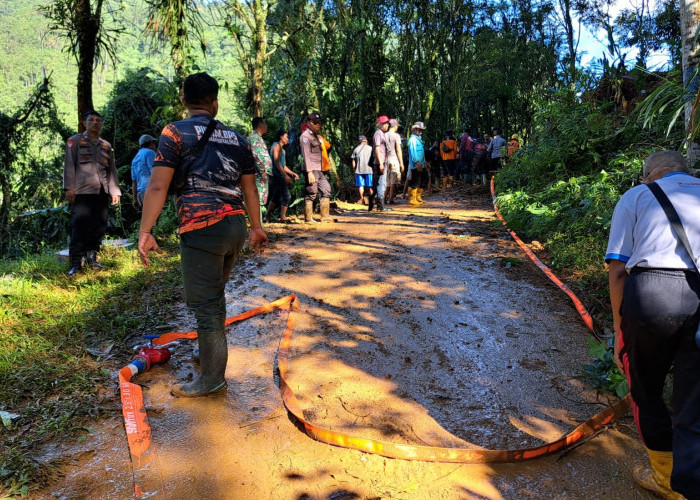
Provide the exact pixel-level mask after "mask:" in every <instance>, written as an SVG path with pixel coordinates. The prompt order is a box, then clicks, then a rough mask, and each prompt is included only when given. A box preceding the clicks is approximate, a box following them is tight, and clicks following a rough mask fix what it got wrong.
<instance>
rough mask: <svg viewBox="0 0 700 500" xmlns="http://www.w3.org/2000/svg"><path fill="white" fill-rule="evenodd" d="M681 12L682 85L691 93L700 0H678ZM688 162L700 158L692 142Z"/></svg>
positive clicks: (694, 80) (687, 120)
mask: <svg viewBox="0 0 700 500" xmlns="http://www.w3.org/2000/svg"><path fill="white" fill-rule="evenodd" d="M680 14H681V44H682V45H681V53H682V61H683V85H685V87H686V88H687V89H688V90H689V91H690V92H691V93H693V94H697V92H698V78H697V74H696V72H697V66H698V53H697V52H698V45H696V44H695V43H694V37H695V32H696V31H697V29H698V23H699V21H700V2H698V0H680ZM692 112H693V101H688V102H687V103H686V105H685V125H686V128H688V127H689V126H690V125H691V122H692ZM687 155H688V164H689V166H691V167H694V166H695V163H696V162H697V161H698V159H699V158H700V147H698V145H697V144H695V143H693V144H690V145H689V146H688V153H687Z"/></svg>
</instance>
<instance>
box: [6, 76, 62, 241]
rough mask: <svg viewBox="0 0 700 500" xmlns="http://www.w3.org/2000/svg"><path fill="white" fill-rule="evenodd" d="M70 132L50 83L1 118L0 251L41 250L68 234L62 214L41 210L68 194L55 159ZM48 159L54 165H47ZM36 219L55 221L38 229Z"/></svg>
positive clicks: (44, 83) (39, 88)
mask: <svg viewBox="0 0 700 500" xmlns="http://www.w3.org/2000/svg"><path fill="white" fill-rule="evenodd" d="M67 133H69V132H68V131H67V130H66V127H65V125H64V124H63V123H62V122H61V121H60V120H59V119H58V116H57V112H56V106H55V104H54V100H53V94H52V92H51V91H50V81H49V80H48V78H47V79H45V80H44V82H43V84H42V85H40V86H37V88H36V90H35V91H34V93H33V94H32V96H31V97H30V98H29V99H28V100H27V101H26V102H25V103H24V104H23V105H22V106H21V107H20V108H19V109H17V110H16V111H15V112H14V113H13V114H12V115H11V116H8V115H5V114H3V113H0V165H3V166H4V168H2V169H0V252H2V253H5V254H21V253H22V252H26V251H30V252H31V251H36V250H37V248H41V247H43V246H44V245H45V244H46V242H47V240H48V239H49V238H56V237H60V236H61V235H62V234H63V233H62V232H61V230H60V228H59V229H58V230H57V227H56V224H55V223H54V222H55V221H56V218H55V217H53V216H54V215H58V217H61V216H60V214H58V212H56V213H50V214H47V213H46V212H41V211H40V209H43V208H45V207H46V206H49V207H55V206H56V205H57V203H59V202H60V199H61V197H62V195H63V192H62V189H61V169H60V166H59V162H58V161H57V157H56V156H54V155H55V154H56V153H57V152H58V151H59V144H60V143H61V142H62V141H61V139H62V138H65V135H66V134H67ZM47 156H48V157H49V158H54V160H53V161H48V162H47V161H45V160H43V158H46V157H47ZM25 212H29V214H25ZM21 214H25V215H24V216H23V217H22V216H21ZM32 214H33V215H36V217H33V215H32ZM32 217H33V218H34V219H40V218H43V219H44V221H47V220H50V221H51V224H50V227H39V226H38V222H36V221H34V220H30V219H31V218H32Z"/></svg>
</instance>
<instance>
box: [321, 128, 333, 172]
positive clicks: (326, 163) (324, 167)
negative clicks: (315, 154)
mask: <svg viewBox="0 0 700 500" xmlns="http://www.w3.org/2000/svg"><path fill="white" fill-rule="evenodd" d="M318 138H319V139H320V141H321V171H322V172H328V171H329V170H330V169H331V159H330V158H328V148H330V147H331V143H330V142H328V141H327V140H326V139H325V138H324V137H322V136H320V135H319V136H318Z"/></svg>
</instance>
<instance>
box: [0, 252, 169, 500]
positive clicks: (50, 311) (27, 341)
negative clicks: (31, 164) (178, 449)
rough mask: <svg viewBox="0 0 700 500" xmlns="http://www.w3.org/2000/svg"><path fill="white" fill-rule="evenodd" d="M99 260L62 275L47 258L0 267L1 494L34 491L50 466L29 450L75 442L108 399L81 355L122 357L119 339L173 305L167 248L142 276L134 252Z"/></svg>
mask: <svg viewBox="0 0 700 500" xmlns="http://www.w3.org/2000/svg"><path fill="white" fill-rule="evenodd" d="M101 263H102V264H104V265H106V266H107V269H106V270H104V271H99V272H96V271H92V270H88V271H85V272H82V273H80V274H78V275H76V276H73V277H68V276H67V275H66V264H65V263H60V262H58V261H57V260H56V259H55V257H54V256H53V255H52V254H43V255H36V256H30V257H27V258H24V259H21V260H16V261H2V262H0V301H1V303H2V307H0V379H2V380H3V384H0V412H2V416H3V417H4V418H2V419H0V433H1V435H2V440H3V450H2V462H1V463H0V497H2V496H3V494H2V492H3V489H4V492H5V493H4V494H5V495H8V496H10V495H22V494H26V493H27V492H29V491H30V490H31V489H33V487H34V486H38V485H39V482H40V481H41V480H42V479H43V478H45V477H46V475H47V474H49V473H50V464H41V463H39V462H37V461H36V460H35V459H33V458H32V453H31V452H32V450H33V449H34V448H35V447H36V446H37V445H38V444H41V443H42V442H44V441H47V440H49V439H52V438H54V437H56V436H59V435H61V436H70V435H74V434H75V433H76V432H78V431H80V430H81V429H83V428H84V426H85V425H86V422H87V421H88V419H92V418H95V417H97V416H99V414H100V412H101V407H104V406H105V404H106V403H108V402H110V401H114V398H115V391H114V387H113V385H114V380H113V379H112V374H111V373H110V372H109V371H108V370H107V369H105V367H104V365H103V364H101V363H100V362H99V361H100V358H99V357H98V359H95V358H94V357H93V355H91V354H90V353H89V352H88V349H90V350H91V351H92V352H93V353H95V352H100V351H110V350H111V354H113V355H114V354H122V355H123V356H122V357H124V358H127V357H128V356H129V355H130V354H131V353H130V352H129V351H128V350H127V346H126V342H125V340H126V339H128V338H129V337H132V336H136V335H141V334H143V333H153V332H154V331H155V329H156V327H157V326H159V325H162V324H163V323H166V322H167V320H168V317H169V306H170V304H172V303H173V302H175V301H177V300H179V299H181V280H180V271H179V258H178V252H177V249H176V248H174V247H170V248H166V249H165V254H164V255H162V256H158V257H156V258H153V259H151V267H150V268H149V269H143V267H142V266H141V263H140V261H139V259H138V255H137V254H136V252H135V251H133V250H132V251H129V250H123V249H113V248H109V247H106V248H105V249H104V251H103V252H102V253H101ZM110 344H111V345H112V346H111V347H110ZM115 404H116V401H114V402H113V403H110V406H111V407H114V405H115ZM15 415H16V416H15ZM41 482H43V481H41Z"/></svg>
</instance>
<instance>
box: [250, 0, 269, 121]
mask: <svg viewBox="0 0 700 500" xmlns="http://www.w3.org/2000/svg"><path fill="white" fill-rule="evenodd" d="M252 8H253V16H254V19H255V33H254V34H253V45H254V49H253V50H254V51H255V65H254V67H253V74H252V75H251V77H252V78H251V89H250V96H251V113H252V114H253V116H262V113H263V110H262V86H263V68H264V67H265V59H266V56H267V54H266V53H267V27H266V23H267V9H265V7H264V6H263V5H262V2H261V0H254V2H253V5H252Z"/></svg>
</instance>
